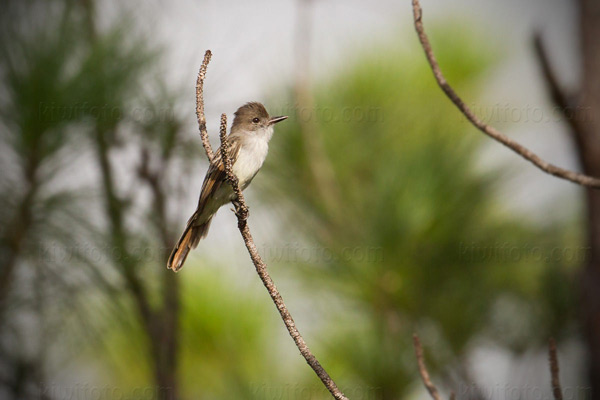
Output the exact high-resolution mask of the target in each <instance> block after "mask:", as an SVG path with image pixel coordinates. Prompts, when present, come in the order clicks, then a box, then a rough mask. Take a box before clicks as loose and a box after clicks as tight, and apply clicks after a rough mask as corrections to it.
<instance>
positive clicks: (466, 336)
mask: <svg viewBox="0 0 600 400" xmlns="http://www.w3.org/2000/svg"><path fill="white" fill-rule="evenodd" d="M443 32H444V31H440V33H443ZM449 32H451V33H449ZM454 32H455V30H448V31H446V34H445V35H443V34H442V35H440V36H438V37H439V39H438V40H435V41H434V45H435V47H436V49H440V51H439V54H440V61H441V64H442V66H443V69H444V70H445V71H447V76H448V78H449V80H450V81H451V82H452V84H453V85H454V86H455V87H456V88H457V89H458V90H459V92H460V93H463V94H464V95H465V96H466V98H469V97H471V98H472V97H473V90H470V89H471V88H472V87H473V84H474V82H475V80H474V78H476V77H477V76H479V75H480V74H481V73H482V72H483V71H484V69H485V67H486V66H487V65H489V63H490V61H491V57H490V56H489V53H487V52H485V51H484V52H482V51H480V50H481V49H482V44H481V43H478V42H477V43H473V42H469V41H468V40H467V39H466V38H463V39H464V40H456V35H455V33H454ZM482 54H483V55H482ZM315 104H316V106H315V109H314V110H312V111H313V112H312V113H310V115H308V113H307V112H306V110H304V112H300V113H298V114H297V115H296V116H295V117H294V118H291V120H290V121H289V122H287V123H285V124H281V126H278V130H277V133H276V136H275V138H274V139H273V145H272V150H271V154H270V156H269V160H268V162H267V174H268V179H265V180H264V181H263V182H264V193H265V199H266V201H273V204H275V205H281V204H283V205H284V206H283V211H284V214H285V215H287V218H288V221H287V222H288V224H289V226H293V227H294V229H296V228H299V229H301V230H302V231H303V233H304V239H303V240H304V244H303V246H306V247H308V248H310V249H315V248H316V249H323V250H327V251H328V252H329V254H332V256H331V257H327V259H318V260H314V259H312V260H310V262H299V263H296V265H293V267H290V266H286V267H285V268H286V270H294V271H297V273H298V275H299V276H301V277H302V278H304V279H306V281H307V282H309V283H310V284H311V285H312V286H311V287H312V288H313V290H314V287H316V286H318V287H321V288H322V289H324V290H327V291H333V292H334V293H335V294H336V295H337V296H338V297H339V298H341V299H343V301H344V302H345V305H344V306H341V307H330V310H329V313H330V314H331V315H329V314H328V318H330V319H331V321H332V322H331V326H329V327H328V329H327V332H329V335H330V339H329V340H328V344H327V347H328V350H329V353H328V355H327V357H326V358H325V361H324V362H325V364H328V363H333V364H334V365H338V366H339V368H341V369H342V370H345V371H347V375H346V377H345V381H346V382H353V383H354V384H357V382H363V384H364V385H365V387H372V388H380V389H381V393H382V395H383V398H398V397H401V396H402V395H405V394H406V393H405V390H406V389H407V387H408V384H409V383H410V382H411V380H412V378H413V377H414V374H415V370H416V367H415V363H414V358H413V356H412V354H413V349H412V346H411V340H410V339H411V334H412V332H413V331H418V332H420V334H421V335H422V337H423V341H424V342H425V343H426V344H427V346H428V347H429V348H432V349H433V350H434V351H435V354H436V359H435V362H436V363H437V364H438V365H439V364H442V365H449V363H452V362H457V361H458V362H460V360H461V357H462V356H463V355H464V351H465V349H466V348H467V345H468V344H469V343H470V341H471V340H472V339H473V338H474V337H477V336H478V335H482V334H484V333H485V332H487V333H488V334H489V333H490V331H489V330H488V328H489V326H490V323H491V322H490V319H491V318H490V314H492V310H497V309H498V307H497V305H498V301H499V300H500V299H501V298H504V296H508V297H510V298H514V299H519V301H520V302H525V303H529V302H532V303H533V304H535V306H533V307H531V308H530V309H529V310H527V309H525V308H524V310H525V312H527V317H524V318H525V319H530V320H531V319H533V320H536V321H541V320H542V319H543V318H547V314H551V313H553V312H554V311H555V310H554V306H553V305H552V304H554V305H555V306H557V305H558V304H559V303H560V304H563V306H562V307H564V304H565V303H564V302H562V301H561V300H558V299H557V298H556V297H555V295H556V296H567V297H568V296H570V295H569V294H568V293H564V290H566V291H567V292H569V290H570V289H569V288H565V286H563V288H565V289H564V290H563V292H562V293H560V294H559V293H548V292H546V290H547V288H548V287H552V285H555V284H556V282H557V279H562V280H564V279H565V277H566V276H568V271H567V270H566V269H565V264H566V263H565V262H560V261H559V262H557V263H555V265H554V266H553V267H552V268H550V269H549V270H548V269H546V268H547V267H548V265H547V264H546V263H544V262H543V261H541V260H537V259H535V257H531V254H529V253H528V250H527V249H526V248H525V247H524V246H523V244H524V243H525V244H534V245H535V246H539V247H540V249H541V252H542V253H543V254H550V251H551V250H552V249H553V248H556V247H558V248H560V247H561V246H563V247H564V245H565V242H564V241H562V240H563V238H560V237H555V236H556V235H555V232H556V231H554V230H553V229H547V230H544V229H538V228H535V227H531V226H528V225H527V224H526V223H524V221H521V220H519V219H517V218H514V217H512V216H510V215H504V214H502V213H500V211H499V208H498V207H497V205H496V204H495V203H494V196H493V195H494V190H495V187H496V185H497V183H498V182H499V181H500V178H501V175H500V174H487V175H484V174H482V173H479V172H477V168H476V164H475V157H476V155H477V154H476V151H477V148H478V147H477V146H478V144H479V143H480V136H479V135H478V134H476V133H474V132H473V128H472V127H470V126H469V125H468V124H467V123H466V122H464V120H463V118H462V116H461V115H460V114H459V113H458V111H457V110H455V109H454V106H452V105H451V104H450V102H449V101H448V100H447V99H446V97H445V96H444V95H443V93H442V92H441V91H440V90H439V88H438V87H437V86H436V84H435V82H434V80H433V78H432V76H431V72H430V70H429V67H428V66H427V65H426V63H425V60H424V58H423V56H422V55H421V54H420V50H419V49H416V48H410V49H400V48H398V47H397V46H389V47H382V48H378V49H374V50H369V51H367V52H365V53H360V56H359V58H358V59H357V60H356V63H350V64H349V66H348V67H347V69H346V70H345V71H342V72H341V73H340V74H338V75H337V76H336V78H335V79H333V80H332V81H329V82H323V83H321V84H320V85H319V86H318V89H317V90H316V93H315ZM302 118H314V119H315V120H316V124H317V126H318V133H319V137H320V140H322V143H323V146H324V149H325V154H326V160H325V162H326V163H329V164H330V165H331V168H332V170H333V171H334V175H335V180H334V182H333V184H332V185H330V186H329V187H328V188H326V189H325V190H326V191H330V193H329V194H328V195H330V196H331V195H333V196H337V202H336V203H335V204H334V205H328V204H326V203H325V202H324V201H323V200H322V199H323V198H326V197H327V196H325V194H324V193H322V192H321V191H320V190H319V186H318V185H317V184H316V179H317V178H315V177H314V176H312V174H311V169H310V168H309V163H311V162H316V161H315V158H316V157H319V155H318V154H308V153H307V152H306V151H305V149H306V146H305V143H304V141H305V140H306V137H305V134H306V133H304V134H303V132H302V125H301V124H300V122H301V119H302ZM317 161H319V160H317ZM320 161H321V162H322V161H323V160H320ZM494 249H495V250H494ZM511 249H517V250H518V257H511V255H512V254H513V253H510V251H511ZM513 258H514V259H513ZM304 261H305V260H304ZM548 271H550V272H548ZM559 277H561V278H559ZM547 298H554V301H553V303H552V302H551V301H550V302H549V301H547V300H548V299H547ZM541 310H546V311H544V312H541ZM564 311H566V310H564ZM544 313H546V315H544V317H542V314H544ZM350 314H352V315H355V314H358V322H357V323H356V324H354V325H353V326H347V325H344V324H343V321H344V320H345V319H346V318H348V316H349V315H350ZM563 315H564V313H563ZM533 325H534V326H532V329H530V330H529V331H528V332H527V335H526V336H525V337H522V336H520V337H518V338H514V340H512V341H511V340H510V338H506V337H504V338H502V337H499V336H498V335H489V336H487V337H488V338H489V337H493V338H494V339H496V340H498V341H499V342H501V344H502V345H508V346H513V347H521V348H522V347H523V346H524V345H525V344H532V343H539V341H540V340H541V341H543V340H545V338H546V337H547V334H550V333H551V332H550V331H546V332H540V330H539V329H535V324H533ZM340 326H345V327H346V329H345V330H343V331H342V330H341V329H340ZM553 328H555V329H559V328H560V327H558V326H556V324H555V325H553ZM552 334H557V332H556V331H554V332H552ZM484 337H485V335H484ZM334 374H335V371H334Z"/></svg>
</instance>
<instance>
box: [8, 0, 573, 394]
mask: <svg viewBox="0 0 600 400" xmlns="http://www.w3.org/2000/svg"><path fill="white" fill-rule="evenodd" d="M96 3H101V2H95V1H92V0H89V1H80V2H73V1H66V0H65V1H58V0H55V1H52V2H41V1H40V2H36V1H26V2H12V3H11V2H9V3H7V5H6V8H5V12H3V15H2V17H1V19H2V38H1V40H2V44H1V46H0V51H1V56H0V73H1V81H2V89H1V93H0V103H1V107H0V110H1V111H0V112H1V116H0V118H1V121H0V123H1V136H0V139H1V141H2V147H1V151H0V169H1V170H2V174H1V179H0V189H1V190H0V218H1V223H0V227H1V230H0V237H1V239H2V242H1V245H2V248H1V257H2V271H1V281H0V283H1V285H2V287H1V288H0V296H1V297H0V306H1V308H0V313H1V317H0V321H1V322H0V332H1V336H0V397H2V398H7V399H29V398H31V399H33V398H36V399H66V398H77V399H87V398H98V399H113V398H127V399H151V398H160V399H163V398H164V399H168V398H181V399H321V398H322V399H325V398H328V397H329V395H328V393H327V392H326V391H325V389H324V388H323V387H322V386H321V384H320V382H319V381H318V379H317V378H316V377H315V376H314V373H313V372H312V371H311V370H310V369H309V368H308V366H306V364H305V363H304V360H303V359H302V358H301V357H300V355H299V354H298V352H297V350H296V348H295V347H294V346H293V343H292V341H291V339H290V338H289V337H288V336H287V332H285V330H284V328H283V325H282V322H281V321H280V320H279V318H278V315H277V314H276V311H275V308H274V306H273V304H272V303H271V302H270V300H269V298H268V296H267V293H266V292H265V291H264V288H262V286H261V283H260V281H259V280H258V278H257V277H256V276H255V274H253V273H252V268H253V267H252V265H251V263H250V260H249V258H247V256H246V255H245V254H243V252H241V251H240V249H241V244H242V243H241V238H239V237H238V236H237V233H236V231H235V229H234V228H235V226H234V222H233V219H227V222H229V223H231V225H232V230H231V231H228V232H229V233H230V235H231V237H232V238H231V239H230V240H229V242H227V243H226V244H225V245H224V244H222V243H221V247H219V248H212V249H210V250H211V252H210V253H209V255H204V254H203V247H207V246H209V245H208V244H205V242H202V243H201V244H200V246H199V248H198V250H197V252H196V253H198V255H199V256H198V257H196V258H191V259H190V262H189V263H187V264H186V268H185V270H184V271H183V272H182V273H180V274H177V275H175V274H173V273H172V272H170V271H167V270H166V269H165V268H164V265H165V261H166V258H167V256H168V254H169V252H170V248H171V246H172V245H173V243H174V241H175V240H176V239H177V235H178V234H179V233H180V230H181V229H182V228H183V224H184V221H185V217H186V216H187V214H191V212H192V208H193V203H194V202H195V197H196V196H197V193H195V192H193V190H192V189H191V187H190V185H189V182H191V181H193V182H196V181H197V182H196V183H198V184H199V182H200V181H201V178H202V176H203V174H204V172H205V169H206V162H205V161H204V160H205V156H204V152H203V150H202V148H201V146H200V140H199V137H198V136H197V133H196V132H197V130H195V127H194V125H193V124H194V123H195V121H194V120H193V118H192V119H190V111H192V110H193V109H194V103H193V100H191V98H190V96H189V95H188V96H185V95H183V89H182V88H180V87H179V86H178V85H176V84H172V83H170V82H169V80H168V79H167V78H165V73H164V70H163V69H162V68H161V65H162V64H161V59H163V58H164V57H166V56H165V54H166V53H165V49H164V47H162V46H161V45H160V44H157V43H154V42H152V40H149V39H148V38H147V37H146V36H145V35H143V34H140V33H139V32H137V31H136V29H135V24H133V23H132V21H134V20H135V15H134V14H129V13H124V14H123V15H121V16H119V17H118V18H114V19H113V20H111V21H110V23H108V24H107V23H104V24H102V23H100V22H99V21H102V18H100V17H101V16H102V15H101V14H99V11H98V10H99V9H101V7H100V5H101V4H96ZM405 6H406V7H409V5H408V3H407V4H405ZM99 15H100V17H99ZM468 23H469V21H468V20H463V21H461V20H456V21H454V22H446V23H443V24H439V23H438V24H437V25H432V26H431V29H430V30H431V36H432V42H433V43H434V44H435V48H436V51H437V55H438V57H439V61H440V63H441V65H442V67H443V70H444V72H445V74H446V75H447V78H448V79H449V81H450V82H452V83H453V85H454V86H455V88H457V89H458V91H459V92H460V93H461V94H462V95H463V96H464V97H465V98H468V99H473V100H476V99H478V98H479V97H480V96H481V83H482V78H483V77H485V76H486V74H487V73H489V71H490V69H493V68H494V66H495V65H497V63H499V62H500V60H502V58H503V57H505V56H506V49H505V48H502V47H501V46H489V43H490V42H489V40H493V39H488V38H485V39H483V38H482V39H475V38H474V36H473V35H472V34H471V33H470V32H469V31H468V30H467V29H466V28H465V24H468ZM395 33H396V34H395V36H394V37H390V38H389V39H388V40H385V41H378V42H376V43H372V45H370V46H364V47H362V48H361V47H360V46H359V47H358V48H356V49H354V51H353V52H352V53H351V54H349V55H347V56H346V59H345V60H344V65H343V66H342V67H340V68H338V69H337V70H336V72H335V74H331V75H329V76H326V77H319V78H315V79H311V81H310V82H311V83H310V85H309V84H307V83H306V82H308V81H303V80H302V79H299V80H298V81H297V82H296V83H295V84H294V83H293V82H292V81H290V82H287V83H286V82H282V83H281V84H280V85H273V87H272V88H271V89H270V92H269V94H268V97H266V98H264V99H247V100H262V101H264V102H265V103H266V104H267V106H268V108H269V109H270V110H272V111H271V113H272V114H279V113H280V111H281V113H287V114H289V115H290V119H289V120H288V121H286V122H285V123H283V124H280V125H278V126H277V132H276V134H275V136H274V138H273V140H272V142H271V143H272V145H271V150H270V154H269V156H268V158H267V162H266V164H265V167H264V169H263V171H262V172H261V174H259V177H258V178H257V179H256V180H255V183H254V184H253V189H252V190H253V191H252V192H251V193H250V197H249V202H250V208H251V218H250V227H251V229H253V231H254V229H257V231H258V232H259V235H258V236H259V238H260V245H259V250H260V251H261V252H262V254H263V256H264V257H265V259H266V261H267V262H268V263H269V268H270V270H271V273H272V275H273V278H274V280H275V281H276V282H277V283H278V285H279V286H280V288H281V290H282V294H283V296H284V298H285V299H286V300H287V301H288V306H289V307H290V311H291V312H292V314H293V315H294V316H295V318H296V320H297V322H298V325H299V329H300V331H301V332H302V333H303V334H304V337H305V339H306V340H307V342H308V344H309V346H310V347H311V348H312V350H313V352H314V353H315V354H316V355H317V357H318V358H319V360H320V361H321V363H322V364H323V365H324V366H325V368H326V369H327V370H328V372H329V373H330V374H331V375H332V377H333V378H334V380H336V382H337V383H338V384H339V385H340V387H341V388H342V389H343V390H344V391H345V393H346V394H347V395H348V396H349V397H350V398H351V399H400V398H426V395H425V393H424V392H423V391H422V388H421V383H420V381H419V380H418V375H417V368H416V362H415V358H414V350H413V347H412V333H413V332H417V333H419V335H420V336H421V340H422V342H423V343H424V345H425V347H426V355H427V362H428V365H429V368H430V371H431V372H432V373H433V375H434V378H435V379H436V381H437V382H438V384H439V386H440V388H442V389H443V390H444V391H445V392H448V391H449V390H450V389H452V388H454V390H455V391H456V392H457V394H458V395H459V398H461V399H467V398H468V399H483V398H500V397H495V396H494V395H490V394H489V393H486V386H485V385H484V384H481V385H480V386H478V385H477V380H478V379H479V378H480V377H481V374H480V373H479V371H480V370H483V371H490V370H491V371H494V369H493V365H494V363H495V361H494V360H497V359H498V358H497V357H498V355H497V353H498V352H501V353H502V354H504V355H507V354H508V355H509V356H508V357H513V359H519V357H527V356H528V357H533V355H535V354H538V355H539V354H543V352H544V351H545V350H544V349H545V346H546V341H547V338H548V337H550V336H553V337H555V338H557V339H558V340H559V343H566V344H565V347H566V349H567V350H565V351H566V352H568V351H569V350H568V349H571V348H575V349H576V350H573V354H575V355H577V354H579V353H578V351H579V352H581V350H577V349H580V348H581V346H585V344H584V343H583V342H582V341H581V337H580V336H581V332H580V330H581V328H580V325H579V323H578V320H577V290H576V289H577V287H576V285H575V283H576V282H575V277H576V274H577V271H578V269H579V267H580V264H581V263H582V261H583V260H584V259H585V248H584V247H583V245H582V234H581V232H580V228H579V224H580V221H579V219H578V216H577V215H578V213H577V212H576V210H575V211H573V212H571V213H570V214H569V217H568V218H561V219H553V218H548V219H546V220H545V222H544V223H536V222H532V221H531V220H528V219H526V218H523V217H522V216H520V215H518V214H516V213H514V212H511V210H510V209H507V207H505V204H503V202H504V201H505V200H506V198H505V197H503V196H501V195H499V192H501V190H502V189H501V188H502V184H503V183H504V182H506V181H507V176H509V175H510V174H513V173H514V170H513V169H512V168H511V167H510V166H507V165H503V166H502V167H501V168H482V162H481V154H482V153H481V148H482V143H483V142H485V139H483V138H482V137H481V135H479V134H478V133H476V132H475V130H474V129H473V128H472V127H470V126H469V125H467V124H466V123H464V122H462V121H461V118H460V116H459V115H458V114H457V111H456V110H455V109H454V108H453V106H452V105H451V104H450V103H449V102H448V101H447V99H446V98H445V97H444V96H443V95H442V93H441V92H440V90H439V88H438V87H437V86H436V85H435V82H434V80H433V79H432V76H431V72H430V70H429V68H428V67H427V65H426V63H425V60H424V57H423V56H422V54H421V50H420V48H419V47H418V44H417V43H416V41H415V40H413V36H414V33H413V32H412V31H411V30H410V27H409V26H405V27H402V29H400V30H398V31H397V32H395ZM483 36H485V33H484V34H483ZM399 38H410V40H409V39H405V40H403V41H402V43H400V40H399ZM494 47H497V48H494ZM203 50H204V49H203V48H197V49H195V51H196V52H198V53H199V54H201V52H202V51H203ZM219 57H220V55H219V53H218V52H215V54H214V58H215V61H214V62H215V63H217V62H218V61H217V60H218V59H219ZM273 62H275V61H273ZM196 67H199V64H198V65H197V66H196ZM196 67H195V68H196ZM237 67H239V68H243V64H239V65H238V66H237ZM237 67H236V68H237ZM211 68H212V65H211V66H209V74H208V78H207V82H210V80H211V79H212V76H211V73H212V72H211ZM229 73H230V74H232V75H234V74H235V73H236V72H235V68H234V67H233V66H229ZM224 79H227V78H224ZM307 79H308V78H307ZM185 82H186V85H188V86H189V87H188V88H186V89H185V90H187V91H188V92H190V91H191V90H193V85H194V82H195V76H187V77H186V79H185ZM206 101H207V107H209V106H210V104H211V99H210V98H207V99H206ZM213 108H214V107H213ZM183 110H185V112H184V111H183ZM220 111H222V112H227V113H228V115H231V114H232V112H233V111H234V109H223V110H220ZM211 134H213V135H214V134H216V131H214V132H211ZM213 137H214V136H213ZM194 187H196V186H194ZM190 199H192V202H190ZM553 206H554V207H556V204H553ZM224 213H229V211H228V210H222V211H221V214H224ZM217 223H218V222H217ZM213 233H214V232H213ZM209 243H211V244H212V243H214V242H209ZM227 246H229V247H227ZM231 246H235V247H236V249H237V250H236V251H237V253H235V254H237V255H236V256H232V255H231V253H232V249H231ZM220 254H222V256H220ZM226 264H231V265H230V266H229V267H226ZM567 344H573V345H572V346H571V345H569V346H571V347H569V346H567ZM474 354H476V355H480V357H479V359H477V360H479V361H477V360H474ZM481 354H483V356H481ZM532 354H533V355H532ZM482 357H483V360H484V361H481V358H482ZM494 357H496V358H494ZM543 357H544V356H543V355H542V360H543ZM569 357H570V356H567V359H569V360H570V358H569ZM575 359H576V361H574V362H576V363H579V364H581V363H582V361H581V359H580V358H577V357H575ZM486 360H487V361H486ZM486 362H487V364H491V365H492V369H489V366H484V364H486ZM487 364H486V365H487ZM527 365H529V366H531V365H538V364H535V363H530V364H527ZM542 365H543V362H542ZM486 368H487V369H486ZM523 370H524V373H523V374H524V375H527V373H530V372H532V370H531V368H530V367H525V368H524V369H523ZM533 373H534V375H535V372H533ZM542 378H543V379H547V378H548V377H547V376H545V375H542ZM567 380H568V383H569V384H570V385H577V384H582V385H583V382H585V381H584V380H583V379H582V378H581V376H579V377H572V376H571V375H569V376H568V377H567ZM474 382H475V383H474ZM488 382H494V376H491V377H489V379H488ZM521 382H527V381H526V380H524V381H521ZM547 382H548V387H547V388H543V390H544V393H546V391H547V390H548V389H549V387H550V386H549V379H548V381H547ZM518 384H519V382H515V385H518ZM488 385H489V383H488ZM498 396H500V394H498Z"/></svg>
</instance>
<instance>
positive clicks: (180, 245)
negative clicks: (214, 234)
mask: <svg viewBox="0 0 600 400" xmlns="http://www.w3.org/2000/svg"><path fill="white" fill-rule="evenodd" d="M197 219H198V212H195V213H194V215H192V217H191V218H190V219H189V221H188V223H187V226H186V227H185V230H184V231H183V234H182V235H181V238H179V241H178V242H177V245H176V246H175V248H174V249H173V251H172V252H171V255H170V256H169V261H168V262H167V268H169V269H172V270H173V271H175V272H177V271H179V270H180V269H181V267H183V263H184V262H185V259H186V258H187V256H188V253H189V252H190V250H192V249H194V248H196V246H198V242H199V241H200V239H202V238H205V237H206V235H207V234H208V228H209V227H210V221H211V220H212V216H211V217H209V218H208V219H207V220H206V221H204V222H203V223H200V224H198V221H197Z"/></svg>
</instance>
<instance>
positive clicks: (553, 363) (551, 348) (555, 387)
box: [548, 338, 563, 400]
mask: <svg viewBox="0 0 600 400" xmlns="http://www.w3.org/2000/svg"><path fill="white" fill-rule="evenodd" d="M548 353H549V358H550V375H551V376H552V394H553V395H554V400H563V395H562V389H561V387H560V381H559V379H558V372H559V371H558V357H557V356H556V342H555V341H554V339H553V338H550V340H549V343H548Z"/></svg>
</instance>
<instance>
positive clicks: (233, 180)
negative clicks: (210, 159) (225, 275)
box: [220, 114, 347, 400]
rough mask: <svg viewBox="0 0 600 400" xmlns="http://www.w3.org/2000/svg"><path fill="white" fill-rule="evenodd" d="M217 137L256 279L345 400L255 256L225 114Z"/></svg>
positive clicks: (323, 376) (313, 363)
mask: <svg viewBox="0 0 600 400" xmlns="http://www.w3.org/2000/svg"><path fill="white" fill-rule="evenodd" d="M220 137H221V158H222V159H223V165H224V167H225V173H226V174H227V180H228V182H229V183H230V184H231V187H232V188H233V191H234V193H235V197H236V199H235V201H234V205H235V208H236V209H235V214H236V216H237V218H238V228H239V230H240V233H241V234H242V238H243V239H244V244H245V245H246V248H247V249H248V253H249V254H250V258H251V259H252V263H253V264H254V267H255V268H256V272H257V273H258V276H259V277H260V279H261V280H262V282H263V284H264V285H265V287H266V288H267V291H268V292H269V295H270V296H271V299H273V302H274V303H275V306H276V307H277V310H278V311H279V314H280V315H281V318H282V319H283V322H284V324H285V327H286V328H287V330H288V332H289V334H290V336H291V337H292V339H293V340H294V342H295V343H296V347H298V350H300V354H302V356H303V357H304V359H305V360H306V362H307V363H308V365H310V367H311V368H312V369H313V370H314V371H315V373H316V374H317V376H318V377H319V378H320V379H321V381H322V382H323V384H324V385H325V387H326V388H327V390H329V392H330V393H331V394H332V395H333V397H334V398H336V399H339V400H347V397H346V396H345V395H344V394H343V393H342V391H341V390H340V389H339V388H338V387H337V385H336V384H335V382H334V381H333V379H331V377H330V376H329V374H328V373H327V371H325V369H324V368H323V367H322V366H321V364H320V363H319V361H318V360H317V358H316V357H315V356H314V355H313V354H312V352H311V351H310V349H309V348H308V346H307V345H306V342H305V341H304V338H303V337H302V335H300V332H298V328H296V323H295V322H294V319H293V318H292V315H291V314H290V312H289V311H288V309H287V307H286V306H285V303H284V302H283V298H282V297H281V295H280V294H279V291H278V290H277V287H276V286H275V283H273V280H272V279H271V277H270V276H269V273H268V271H267V265H266V264H265V263H264V261H263V260H262V258H261V256H260V254H258V250H257V248H256V245H255V244H254V239H253V238H252V235H251V234H250V229H249V228H248V223H247V220H248V206H247V205H246V201H245V200H244V196H243V195H242V191H241V189H240V186H239V184H238V179H237V177H236V176H235V175H234V174H233V171H232V165H231V159H230V158H229V142H228V141H227V116H226V115H225V114H222V115H221V129H220Z"/></svg>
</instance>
